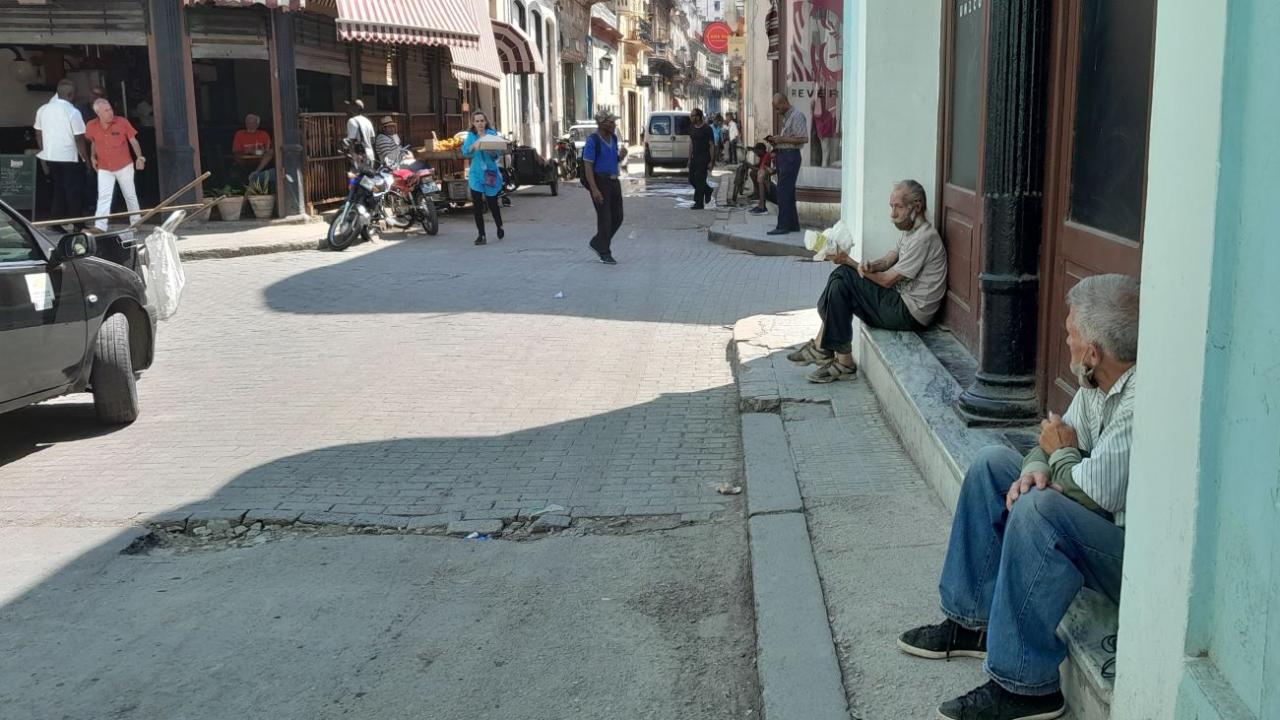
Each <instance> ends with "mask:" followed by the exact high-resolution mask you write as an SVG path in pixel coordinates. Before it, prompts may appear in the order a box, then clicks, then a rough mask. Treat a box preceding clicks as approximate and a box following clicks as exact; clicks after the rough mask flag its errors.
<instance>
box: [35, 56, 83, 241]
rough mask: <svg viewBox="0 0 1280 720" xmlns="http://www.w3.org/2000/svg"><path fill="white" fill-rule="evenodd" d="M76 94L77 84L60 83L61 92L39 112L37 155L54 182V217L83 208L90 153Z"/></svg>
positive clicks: (79, 210) (64, 215)
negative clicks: (38, 149)
mask: <svg viewBox="0 0 1280 720" xmlns="http://www.w3.org/2000/svg"><path fill="white" fill-rule="evenodd" d="M75 94H76V86H75V83H73V82H71V81H70V80H68V79H65V78H64V79H62V80H61V81H59V82H58V90H57V95H54V96H53V98H52V99H50V100H49V102H47V103H45V104H44V105H41V106H40V109H39V110H37V111H36V121H35V125H34V127H35V130H36V143H37V144H38V145H39V146H40V152H39V153H37V154H36V157H38V158H40V160H41V161H43V163H44V167H45V172H47V173H49V176H50V179H51V180H52V181H53V202H52V203H51V205H50V208H49V213H50V215H51V216H52V217H54V218H67V217H76V216H77V215H79V214H80V212H81V211H82V210H83V207H82V206H83V199H82V193H83V190H84V165H81V163H82V162H84V163H88V162H89V157H88V153H87V152H86V151H85V143H84V118H83V117H82V116H81V115H80V111H79V110H78V109H76V106H75V105H73V104H71V98H73V97H74V96H75Z"/></svg>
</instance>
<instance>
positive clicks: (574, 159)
mask: <svg viewBox="0 0 1280 720" xmlns="http://www.w3.org/2000/svg"><path fill="white" fill-rule="evenodd" d="M556 160H558V161H559V163H560V177H561V179H563V180H573V179H574V178H576V177H578V173H579V172H581V171H582V168H581V165H580V163H581V158H579V157H578V146H577V145H574V144H573V138H572V137H570V136H568V135H562V136H560V138H559V139H557V140H556Z"/></svg>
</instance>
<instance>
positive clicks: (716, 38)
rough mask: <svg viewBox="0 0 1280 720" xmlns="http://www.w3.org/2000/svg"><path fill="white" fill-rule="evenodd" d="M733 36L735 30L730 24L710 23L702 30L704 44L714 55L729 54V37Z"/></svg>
mask: <svg viewBox="0 0 1280 720" xmlns="http://www.w3.org/2000/svg"><path fill="white" fill-rule="evenodd" d="M731 35H733V29H732V28H730V27H729V24H728V23H724V22H720V21H719V20H717V21H715V22H709V23H707V24H706V26H704V27H703V28H702V42H703V44H704V45H706V46H707V49H708V50H710V51H711V52H713V53H718V54H720V55H723V54H725V53H727V52H729V37H730V36H731Z"/></svg>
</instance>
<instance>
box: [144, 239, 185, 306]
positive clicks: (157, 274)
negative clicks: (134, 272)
mask: <svg viewBox="0 0 1280 720" xmlns="http://www.w3.org/2000/svg"><path fill="white" fill-rule="evenodd" d="M144 242H145V243H146V245H147V264H146V265H144V266H143V279H144V280H145V281H146V283H147V300H149V301H150V303H151V306H152V307H153V308H154V309H155V312H156V318H157V319H159V320H168V319H169V318H171V317H173V316H174V314H175V313H177V312H178V303H179V301H181V300H182V289H183V288H185V287H186V286H187V275H186V273H184V272H183V271H182V258H181V257H180V256H179V255H178V236H176V235H174V234H173V232H172V231H171V230H170V229H169V223H165V224H164V225H162V226H160V227H159V228H157V229H155V230H152V231H151V234H149V235H147V239H146V240H144Z"/></svg>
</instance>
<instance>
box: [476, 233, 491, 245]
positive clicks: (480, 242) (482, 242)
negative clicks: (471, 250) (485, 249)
mask: <svg viewBox="0 0 1280 720" xmlns="http://www.w3.org/2000/svg"><path fill="white" fill-rule="evenodd" d="M487 242H489V241H488V240H485V239H484V236H483V235H481V236H480V237H478V238H476V244H477V245H484V244H485V243H487Z"/></svg>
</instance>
